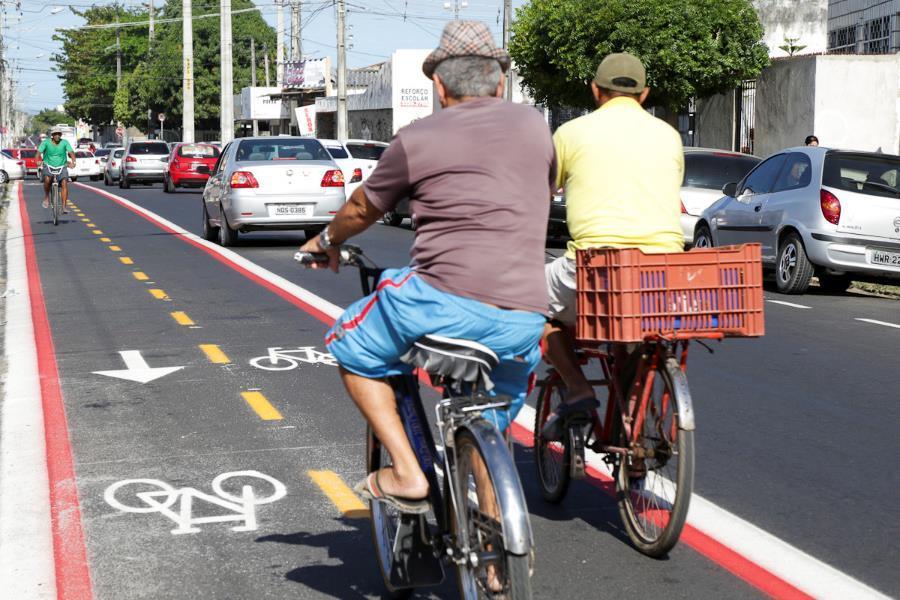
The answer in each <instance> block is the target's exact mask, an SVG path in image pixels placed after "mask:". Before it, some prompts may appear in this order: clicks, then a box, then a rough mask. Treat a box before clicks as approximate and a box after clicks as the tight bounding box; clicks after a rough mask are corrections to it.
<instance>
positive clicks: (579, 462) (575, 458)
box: [569, 427, 585, 479]
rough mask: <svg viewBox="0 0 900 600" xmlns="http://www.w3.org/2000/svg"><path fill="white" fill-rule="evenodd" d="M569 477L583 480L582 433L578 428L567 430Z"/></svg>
mask: <svg viewBox="0 0 900 600" xmlns="http://www.w3.org/2000/svg"><path fill="white" fill-rule="evenodd" d="M569 448H570V457H571V458H570V460H569V476H570V477H571V478H572V479H584V476H585V471H584V431H583V430H582V429H581V428H580V427H571V428H569Z"/></svg>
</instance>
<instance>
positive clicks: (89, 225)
mask: <svg viewBox="0 0 900 600" xmlns="http://www.w3.org/2000/svg"><path fill="white" fill-rule="evenodd" d="M85 225H87V226H88V227H90V228H91V229H93V228H94V227H96V225H94V224H93V223H85Z"/></svg>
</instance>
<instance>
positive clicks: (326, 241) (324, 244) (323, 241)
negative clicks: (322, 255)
mask: <svg viewBox="0 0 900 600" xmlns="http://www.w3.org/2000/svg"><path fill="white" fill-rule="evenodd" d="M319 247H321V248H322V250H328V249H329V248H331V236H330V235H328V228H327V227H326V228H325V229H323V230H322V233H320V234H319Z"/></svg>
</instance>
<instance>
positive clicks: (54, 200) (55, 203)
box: [47, 165, 65, 226]
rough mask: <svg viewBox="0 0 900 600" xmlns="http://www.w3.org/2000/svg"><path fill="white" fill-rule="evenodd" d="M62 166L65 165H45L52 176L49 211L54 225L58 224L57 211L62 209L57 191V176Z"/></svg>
mask: <svg viewBox="0 0 900 600" xmlns="http://www.w3.org/2000/svg"><path fill="white" fill-rule="evenodd" d="M64 168H65V166H62V167H51V166H50V165H47V171H48V172H49V173H50V176H51V178H52V180H51V182H50V211H51V214H52V215H53V225H54V226H56V225H59V213H60V211H61V210H62V201H61V198H60V191H59V176H60V174H61V173H62V170H63V169H64Z"/></svg>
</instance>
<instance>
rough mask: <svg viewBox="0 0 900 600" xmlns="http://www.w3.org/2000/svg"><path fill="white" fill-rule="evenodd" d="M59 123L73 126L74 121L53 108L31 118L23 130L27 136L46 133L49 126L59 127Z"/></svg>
mask: <svg viewBox="0 0 900 600" xmlns="http://www.w3.org/2000/svg"><path fill="white" fill-rule="evenodd" d="M61 123H65V124H66V125H74V124H75V119H73V118H72V117H70V116H69V115H67V114H66V113H63V112H59V111H58V110H56V109H54V108H45V109H43V110H42V111H41V112H39V113H38V114H36V115H34V116H32V117H31V119H30V120H29V121H28V126H27V127H26V128H25V132H26V133H27V134H29V135H38V134H41V133H47V130H48V129H50V126H51V125H59V124H61Z"/></svg>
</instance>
